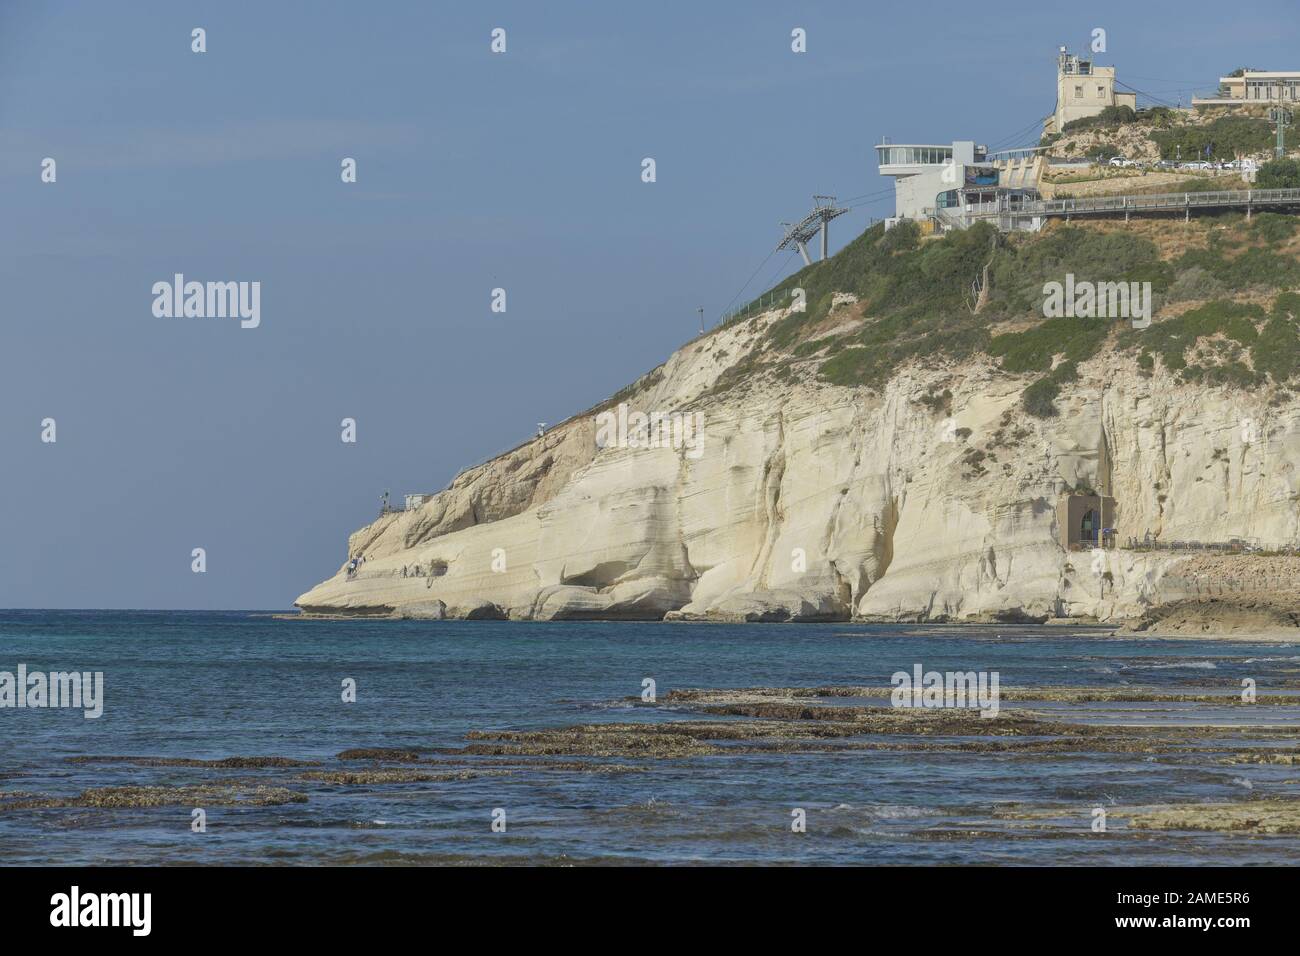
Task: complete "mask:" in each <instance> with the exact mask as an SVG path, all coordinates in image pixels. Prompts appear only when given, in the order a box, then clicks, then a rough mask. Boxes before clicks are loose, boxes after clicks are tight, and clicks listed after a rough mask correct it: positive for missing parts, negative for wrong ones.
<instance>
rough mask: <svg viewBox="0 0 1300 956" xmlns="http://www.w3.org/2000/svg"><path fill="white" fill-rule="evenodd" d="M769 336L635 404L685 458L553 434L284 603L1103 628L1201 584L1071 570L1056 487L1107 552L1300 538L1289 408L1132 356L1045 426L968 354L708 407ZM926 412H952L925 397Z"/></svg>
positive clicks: (1102, 370) (757, 331) (1015, 379)
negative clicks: (1109, 500) (690, 417)
mask: <svg viewBox="0 0 1300 956" xmlns="http://www.w3.org/2000/svg"><path fill="white" fill-rule="evenodd" d="M780 316H781V313H775V312H773V313H767V314H765V315H760V316H758V317H756V318H754V319H751V320H749V321H748V322H742V323H738V324H736V325H733V326H730V327H728V328H725V329H723V330H721V331H719V332H717V333H715V334H713V335H710V336H708V337H706V338H702V339H700V340H698V341H696V342H693V343H691V344H689V345H687V346H686V347H684V348H683V349H682V350H680V351H679V352H677V353H675V354H674V355H673V356H672V357H671V358H670V359H669V361H668V362H667V363H666V364H665V365H664V366H663V367H662V368H661V369H660V370H658V371H657V372H656V373H655V374H652V375H649V376H646V377H645V378H643V379H642V380H641V382H639V383H638V385H637V386H636V387H634V388H632V389H630V390H629V394H628V396H627V397H626V403H627V405H628V408H629V409H631V410H632V411H638V410H639V411H642V412H645V413H650V412H654V411H662V412H670V411H678V410H690V411H698V412H699V413H700V414H701V415H702V425H703V428H702V433H701V439H702V445H701V446H698V447H696V448H694V449H691V448H686V447H677V448H673V447H649V448H647V447H617V446H616V447H609V446H608V445H607V446H606V447H598V443H597V432H598V423H597V421H596V419H595V417H594V416H587V417H582V418H577V419H573V420H570V421H569V422H566V423H564V424H563V425H561V426H558V427H556V428H555V429H553V430H552V431H551V432H549V433H548V434H546V435H545V436H543V437H539V438H537V439H535V440H533V441H532V442H530V443H528V444H527V445H524V446H522V447H521V448H519V449H517V450H515V451H514V452H511V453H510V454H508V455H505V456H502V457H501V458H497V459H495V460H493V461H491V462H488V463H486V464H484V465H482V466H479V467H478V468H475V469H472V470H471V471H469V472H466V473H464V474H462V475H460V476H459V477H458V478H457V479H456V480H455V481H454V482H453V483H452V485H451V486H450V487H449V488H448V489H447V490H445V491H443V492H441V493H440V494H438V495H436V496H435V497H434V498H432V499H431V500H429V501H428V502H426V503H425V505H424V506H423V507H422V508H420V509H418V510H416V511H413V512H408V513H400V514H390V515H387V516H385V517H383V518H381V519H380V520H378V521H376V522H375V523H374V524H371V525H369V526H367V527H365V528H362V529H361V530H359V531H357V532H356V533H354V534H353V535H352V536H351V538H350V540H349V553H351V554H364V555H365V556H366V561H365V563H364V564H363V565H362V566H361V568H360V570H359V572H358V573H357V574H356V575H355V576H349V575H348V573H347V571H346V569H345V568H340V570H339V572H338V573H337V574H335V576H334V577H332V578H330V579H329V580H327V581H324V582H322V583H321V584H319V585H317V586H316V587H314V588H312V589H311V590H310V591H308V592H307V593H306V594H304V595H302V596H301V597H299V598H298V600H297V602H296V604H297V605H298V606H299V607H301V608H303V609H304V610H308V611H317V612H331V613H348V612H351V613H378V614H388V613H396V614H397V615H399V616H401V615H407V616H429V617H438V616H443V615H446V616H468V617H477V616H497V615H508V616H509V617H511V618H520V619H573V618H583V617H589V618H629V619H632V618H635V619H660V618H663V617H664V616H665V615H667V616H669V617H670V618H682V619H719V620H834V619H849V618H858V619H868V620H872V619H885V620H899V619H903V620H961V619H1005V618H1015V617H1018V616H1026V615H1027V616H1032V617H1039V618H1042V617H1060V616H1070V617H1078V616H1083V615H1091V616H1095V617H1097V618H1098V619H1100V620H1116V619H1118V618H1122V617H1133V616H1136V615H1139V614H1141V613H1142V612H1143V611H1144V610H1145V609H1147V608H1148V607H1150V606H1152V605H1154V604H1162V603H1166V602H1170V601H1176V600H1180V599H1182V598H1185V597H1188V596H1191V595H1194V594H1195V592H1196V590H1197V588H1199V586H1200V584H1199V579H1195V576H1194V575H1191V576H1189V574H1187V573H1184V572H1183V571H1180V568H1182V569H1184V570H1185V565H1186V563H1187V560H1188V559H1187V558H1186V557H1179V556H1176V555H1171V554H1170V553H1169V552H1145V551H1129V550H1123V549H1121V550H1116V551H1111V552H1108V553H1107V554H1106V555H1105V556H1104V558H1100V559H1094V558H1093V557H1092V556H1091V555H1089V554H1088V553H1087V552H1078V551H1075V552H1067V551H1065V550H1064V549H1063V548H1062V547H1061V546H1060V545H1059V543H1058V541H1059V539H1060V535H1059V531H1058V528H1057V509H1056V505H1057V502H1058V500H1059V499H1060V498H1061V496H1062V494H1063V493H1064V492H1065V491H1066V490H1068V489H1071V488H1076V487H1093V488H1105V489H1108V490H1109V491H1110V493H1111V494H1113V496H1114V497H1115V499H1116V512H1115V525H1116V527H1117V529H1118V537H1119V539H1120V541H1121V542H1124V541H1125V540H1127V539H1128V538H1129V537H1134V538H1138V539H1141V538H1142V537H1143V536H1144V534H1145V533H1147V532H1148V531H1149V532H1150V533H1151V534H1152V535H1159V536H1160V537H1161V538H1162V539H1163V540H1166V541H1168V540H1174V539H1177V540H1199V541H1206V542H1209V541H1225V540H1227V539H1229V538H1234V537H1242V538H1255V539H1258V541H1259V542H1260V543H1261V544H1264V545H1266V546H1267V545H1277V544H1284V543H1290V542H1294V541H1296V540H1297V538H1298V537H1300V526H1298V525H1300V518H1298V516H1297V515H1298V512H1297V500H1298V498H1300V473H1298V472H1297V465H1300V428H1298V427H1297V425H1300V398H1297V397H1295V396H1289V395H1286V393H1282V395H1283V397H1282V398H1281V399H1279V398H1278V397H1277V396H1274V398H1273V402H1274V404H1272V405H1270V404H1269V403H1268V401H1267V400H1266V399H1265V398H1264V397H1263V396H1262V395H1259V396H1257V395H1255V394H1253V393H1251V392H1245V391H1228V390H1224V389H1221V388H1217V387H1212V386H1208V385H1201V384H1184V383H1180V382H1178V381H1177V380H1176V379H1174V378H1173V377H1172V376H1170V375H1169V374H1167V373H1166V372H1165V371H1164V370H1163V368H1162V367H1161V366H1160V365H1157V366H1156V368H1155V369H1154V372H1152V373H1149V374H1145V375H1144V374H1143V373H1142V372H1141V371H1140V370H1139V369H1138V367H1137V363H1136V360H1135V357H1134V356H1133V355H1132V354H1125V353H1116V352H1112V351H1106V350H1103V351H1102V352H1101V353H1100V354H1099V355H1097V356H1096V357H1094V358H1092V359H1090V360H1088V361H1086V362H1083V363H1081V364H1080V365H1079V367H1078V371H1079V378H1078V380H1077V381H1076V382H1073V383H1071V384H1069V385H1066V386H1064V387H1063V390H1062V392H1061V394H1060V396H1059V397H1058V399H1057V401H1056V406H1057V408H1058V409H1059V414H1058V415H1057V416H1056V417H1053V418H1047V419H1037V418H1032V417H1029V416H1028V415H1027V414H1026V413H1025V412H1024V411H1023V409H1022V407H1021V405H1020V396H1021V393H1022V391H1023V390H1024V387H1025V385H1026V384H1027V383H1028V382H1029V381H1030V378H1029V377H1026V376H1016V375H1010V374H1008V373H1007V372H1005V371H1001V370H999V369H998V368H997V367H996V365H995V364H994V362H993V360H990V359H988V358H985V357H982V356H979V357H976V358H973V359H968V360H965V361H961V362H947V363H945V362H943V361H940V360H936V361H934V362H931V363H911V364H908V365H906V366H905V367H903V368H901V369H899V370H898V371H897V373H896V374H894V375H893V377H892V378H891V379H890V380H889V382H888V384H887V385H885V386H884V387H883V388H881V389H880V390H878V391H871V390H867V389H864V388H852V387H838V386H832V385H828V384H824V383H821V382H818V381H817V380H816V378H815V376H814V375H813V374H812V368H811V367H810V368H808V369H801V368H800V365H799V363H795V364H794V365H793V366H792V368H791V372H790V374H789V375H787V376H784V377H780V376H775V377H774V376H761V377H759V376H756V377H754V378H746V377H745V376H744V375H741V376H739V379H738V383H737V384H732V385H730V386H729V387H726V388H716V387H715V386H717V384H718V380H719V376H721V375H722V374H723V373H724V372H725V371H726V370H727V369H728V368H730V367H732V366H733V365H736V364H737V363H740V362H742V361H743V360H744V359H745V358H746V356H748V355H750V353H751V352H752V351H753V350H755V349H760V348H762V347H763V345H764V340H763V338H762V335H763V332H764V331H765V330H766V329H767V327H768V326H769V325H770V324H771V323H772V322H773V321H775V320H776V319H778V318H779V317H780ZM743 367H744V366H743V365H739V366H737V369H739V368H743ZM737 369H733V375H732V378H733V379H735V377H736V376H735V373H736V371H737ZM945 389H946V390H948V391H949V392H951V399H950V402H949V403H948V404H947V407H942V408H937V409H936V407H935V405H934V403H933V402H929V403H927V402H922V401H920V400H919V399H921V398H922V397H923V396H932V395H934V394H936V393H941V392H942V391H943V390H945ZM1243 423H1244V424H1243ZM1103 443H1104V451H1100V448H1101V447H1102V445H1103ZM628 444H629V445H630V444H631V442H629V443H628ZM417 567H418V569H419V571H418V576H416V568H417ZM403 568H406V569H407V572H408V575H410V576H406V577H404V576H403ZM1230 579H1231V576H1228V578H1224V579H1223V580H1230ZM1243 586H1247V587H1248V586H1249V583H1248V582H1247V583H1245V584H1243Z"/></svg>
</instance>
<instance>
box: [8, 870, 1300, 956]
mask: <svg viewBox="0 0 1300 956" xmlns="http://www.w3.org/2000/svg"><path fill="white" fill-rule="evenodd" d="M1290 881H1291V873H1290V872H1289V871H1288V870H1281V869H1265V868H1259V869H1226V868H1225V869H1216V868H1206V867H1197V868H1186V869H1183V868H1172V867H1170V868H1155V867H1151V868H1116V869H1092V870H1081V869H1050V868H957V867H953V868H928V869H925V868H917V869H909V868H845V869H810V868H790V869H759V868H750V869H727V870H721V869H713V868H666V869H630V868H627V869H589V868H568V869H564V868H549V869H548V870H547V871H545V872H542V871H539V870H536V869H520V868H481V869H479V868H460V869H454V870H430V869H411V868H384V869H370V868H359V867H355V868H338V869H328V868H303V869H287V868H272V867H266V868H143V869H142V868H96V869H89V868H50V869H39V870H38V869H22V868H9V869H6V868H2V867H0V919H3V925H4V933H5V939H6V941H7V942H12V941H14V940H16V939H19V938H28V937H31V936H47V935H48V936H51V937H58V936H67V935H69V934H74V933H75V934H77V936H78V937H79V939H80V941H81V942H86V941H89V940H90V939H91V937H98V938H102V939H105V940H107V939H109V938H110V937H111V938H115V939H117V940H121V941H124V942H134V941H137V940H141V941H142V940H163V941H167V942H177V941H185V942H188V941H191V940H193V941H196V942H202V943H218V942H224V941H243V940H253V939H255V940H257V942H259V943H265V942H271V941H276V940H280V939H283V940H285V941H286V942H288V941H292V942H294V943H296V944H299V945H301V944H303V943H308V942H313V941H316V940H319V941H321V942H327V943H330V944H335V945H337V944H339V943H346V942H348V941H349V940H351V939H356V940H357V941H358V942H370V943H373V942H374V940H375V937H376V935H377V934H379V935H387V934H389V933H392V934H394V935H396V934H399V933H402V932H410V931H412V930H418V929H420V928H426V929H427V928H432V927H446V928H450V927H453V926H461V927H477V928H478V929H479V930H485V929H486V930H488V931H489V932H491V933H493V934H494V936H495V935H496V934H501V933H505V934H508V935H514V934H517V935H519V936H520V937H527V936H530V935H531V936H532V937H534V938H536V935H537V933H538V932H539V931H542V930H545V931H546V932H548V933H549V932H553V931H554V930H556V929H558V928H559V927H560V926H563V927H564V929H565V930H566V931H567V932H574V931H577V932H582V931H588V930H595V931H608V932H610V933H616V934H626V933H628V932H631V933H632V934H633V935H634V936H635V935H636V934H638V933H641V932H644V931H645V930H647V929H650V928H651V927H654V926H660V923H661V921H663V920H665V919H671V920H672V921H673V922H674V923H676V922H678V921H680V920H682V919H687V918H691V919H692V920H693V921H695V920H699V921H700V922H701V923H702V926H701V929H700V930H698V931H697V930H691V931H690V935H691V936H692V938H694V939H697V940H698V937H699V936H701V935H708V934H709V933H717V934H718V935H719V937H720V938H726V939H728V940H729V941H731V942H732V943H733V944H734V942H735V941H736V940H737V939H738V938H744V937H745V936H747V935H749V932H750V931H751V930H752V932H753V933H754V934H755V935H759V934H762V935H766V934H767V933H769V932H770V931H771V930H772V929H773V925H774V923H773V921H775V922H776V923H777V924H781V923H787V924H788V925H789V926H790V928H791V929H796V930H797V929H798V927H800V926H801V925H802V926H803V927H804V928H805V929H806V928H807V926H808V925H809V923H808V921H812V922H813V923H814V924H815V925H816V926H817V928H818V929H820V930H824V929H827V928H832V927H834V926H836V925H837V924H843V925H846V926H852V927H853V928H854V929H855V931H856V932H858V933H864V932H889V931H890V930H891V929H894V930H899V931H905V932H907V933H908V934H915V933H918V932H920V933H924V932H926V931H927V928H929V929H934V930H935V931H942V932H944V933H945V934H946V933H947V932H948V931H949V930H950V929H951V928H952V927H953V926H959V925H965V926H967V927H969V928H972V929H974V928H978V929H979V930H981V931H984V932H987V931H988V930H994V931H996V932H999V933H1001V934H1010V935H1012V936H1013V938H1014V934H1017V933H1020V932H1024V933H1036V932H1040V931H1043V930H1049V931H1050V932H1051V933H1052V934H1053V938H1062V939H1070V940H1074V939H1080V938H1094V937H1096V936H1108V937H1109V936H1114V937H1122V936H1125V935H1130V934H1131V935H1137V936H1142V935H1145V934H1151V933H1157V932H1163V933H1165V934H1168V933H1169V932H1171V931H1172V933H1174V934H1176V935H1177V936H1179V937H1180V938H1184V937H1185V936H1186V935H1188V934H1193V933H1195V934H1200V935H1202V936H1204V937H1206V938H1208V939H1213V940H1215V941H1224V942H1228V941H1230V940H1232V939H1233V938H1234V937H1235V934H1238V933H1242V932H1247V933H1249V932H1250V931H1252V930H1257V929H1265V930H1268V929H1271V930H1273V931H1274V932H1278V931H1280V930H1282V929H1283V928H1284V927H1287V926H1289V925H1291V923H1290V922H1289V920H1288V919H1287V915H1288V914H1287V912H1286V911H1284V909H1283V907H1284V906H1285V907H1288V910H1289V909H1291V908H1293V905H1292V903H1291V900H1293V899H1294V892H1293V888H1292V891H1289V890H1288V885H1287V884H1288V882H1290ZM747 922H750V923H751V924H752V926H746V923H747ZM705 927H712V928H705ZM944 927H947V928H948V929H944ZM660 928H661V929H663V928H664V927H662V926H660ZM618 938H619V937H618V936H614V937H612V939H618Z"/></svg>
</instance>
